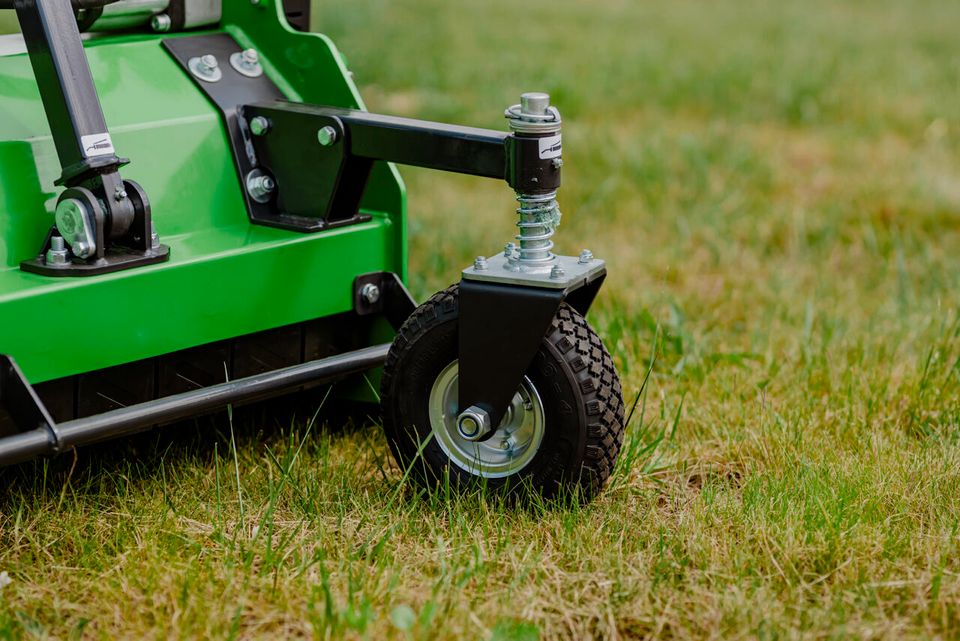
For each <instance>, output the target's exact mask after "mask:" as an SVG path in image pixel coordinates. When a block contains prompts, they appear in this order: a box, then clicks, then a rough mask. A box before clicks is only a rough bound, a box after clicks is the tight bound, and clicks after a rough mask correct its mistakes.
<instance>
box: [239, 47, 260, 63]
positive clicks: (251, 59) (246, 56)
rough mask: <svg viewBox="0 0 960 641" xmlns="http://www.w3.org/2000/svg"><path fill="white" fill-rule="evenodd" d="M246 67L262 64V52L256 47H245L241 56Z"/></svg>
mask: <svg viewBox="0 0 960 641" xmlns="http://www.w3.org/2000/svg"><path fill="white" fill-rule="evenodd" d="M240 59H241V60H243V64H244V65H245V66H246V67H249V68H253V67H256V66H257V65H259V64H260V54H259V53H257V50H256V49H244V51H243V53H242V54H241V57H240Z"/></svg>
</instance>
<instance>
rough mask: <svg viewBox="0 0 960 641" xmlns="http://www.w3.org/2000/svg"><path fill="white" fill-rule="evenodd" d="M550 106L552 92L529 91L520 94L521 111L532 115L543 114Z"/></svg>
mask: <svg viewBox="0 0 960 641" xmlns="http://www.w3.org/2000/svg"><path fill="white" fill-rule="evenodd" d="M549 108H550V94H546V93H541V92H539V91H537V92H529V93H525V94H523V95H522V96H520V113H522V114H527V115H531V116H543V115H545V114H546V113H547V109H549Z"/></svg>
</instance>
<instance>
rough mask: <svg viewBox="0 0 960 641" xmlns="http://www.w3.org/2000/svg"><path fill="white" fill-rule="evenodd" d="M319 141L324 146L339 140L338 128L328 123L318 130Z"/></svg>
mask: <svg viewBox="0 0 960 641" xmlns="http://www.w3.org/2000/svg"><path fill="white" fill-rule="evenodd" d="M317 141H318V142H319V143H320V144H321V145H322V146H324V147H329V146H330V145H332V144H333V143H335V142H337V130H336V129H334V128H333V127H331V126H330V125H327V126H326V127H323V128H321V129H320V131H318V132H317Z"/></svg>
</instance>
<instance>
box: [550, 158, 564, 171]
mask: <svg viewBox="0 0 960 641" xmlns="http://www.w3.org/2000/svg"><path fill="white" fill-rule="evenodd" d="M550 164H552V165H553V168H554V169H560V168H561V167H563V158H554V159H553V162H552V163H550Z"/></svg>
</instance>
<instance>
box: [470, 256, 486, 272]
mask: <svg viewBox="0 0 960 641" xmlns="http://www.w3.org/2000/svg"><path fill="white" fill-rule="evenodd" d="M473 268H474V269H476V270H477V271H483V270H485V269H486V268H487V257H486V256H477V258H476V260H474V261H473Z"/></svg>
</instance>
